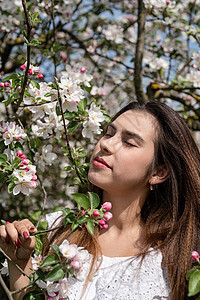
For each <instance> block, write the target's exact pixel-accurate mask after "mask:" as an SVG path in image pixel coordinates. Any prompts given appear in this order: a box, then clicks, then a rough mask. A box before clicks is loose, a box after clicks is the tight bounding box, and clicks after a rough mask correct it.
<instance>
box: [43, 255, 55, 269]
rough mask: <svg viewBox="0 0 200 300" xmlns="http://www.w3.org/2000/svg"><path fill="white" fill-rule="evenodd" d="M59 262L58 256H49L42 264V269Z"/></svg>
mask: <svg viewBox="0 0 200 300" xmlns="http://www.w3.org/2000/svg"><path fill="white" fill-rule="evenodd" d="M58 262H59V259H58V256H57V255H56V254H51V255H48V256H47V257H46V258H45V259H44V260H43V262H42V263H41V265H40V267H45V266H51V265H54V264H56V263H58Z"/></svg>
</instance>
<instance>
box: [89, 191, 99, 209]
mask: <svg viewBox="0 0 200 300" xmlns="http://www.w3.org/2000/svg"><path fill="white" fill-rule="evenodd" d="M88 195H89V199H90V205H91V209H94V208H97V207H98V206H99V203H100V199H99V196H98V195H97V194H96V193H93V192H88Z"/></svg>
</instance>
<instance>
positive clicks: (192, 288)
mask: <svg viewBox="0 0 200 300" xmlns="http://www.w3.org/2000/svg"><path fill="white" fill-rule="evenodd" d="M199 292H200V270H196V271H195V272H194V273H193V274H192V275H191V276H190V281H189V293H188V296H189V297H191V296H194V295H196V294H198V293H199Z"/></svg>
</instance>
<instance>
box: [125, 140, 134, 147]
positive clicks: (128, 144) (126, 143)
mask: <svg viewBox="0 0 200 300" xmlns="http://www.w3.org/2000/svg"><path fill="white" fill-rule="evenodd" d="M123 143H124V144H125V145H126V146H128V147H137V146H136V145H135V144H131V143H129V142H127V141H123Z"/></svg>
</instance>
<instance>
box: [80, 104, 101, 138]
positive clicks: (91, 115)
mask: <svg viewBox="0 0 200 300" xmlns="http://www.w3.org/2000/svg"><path fill="white" fill-rule="evenodd" d="M102 121H104V115H103V113H102V112H101V110H100V108H99V107H97V106H96V105H95V104H94V103H92V105H91V107H90V109H89V110H88V119H87V120H86V121H84V122H83V130H82V135H83V137H87V138H89V139H90V140H91V142H93V141H94V135H93V134H94V133H96V134H100V133H101V131H102V129H101V128H100V126H101V124H100V122H102Z"/></svg>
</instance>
